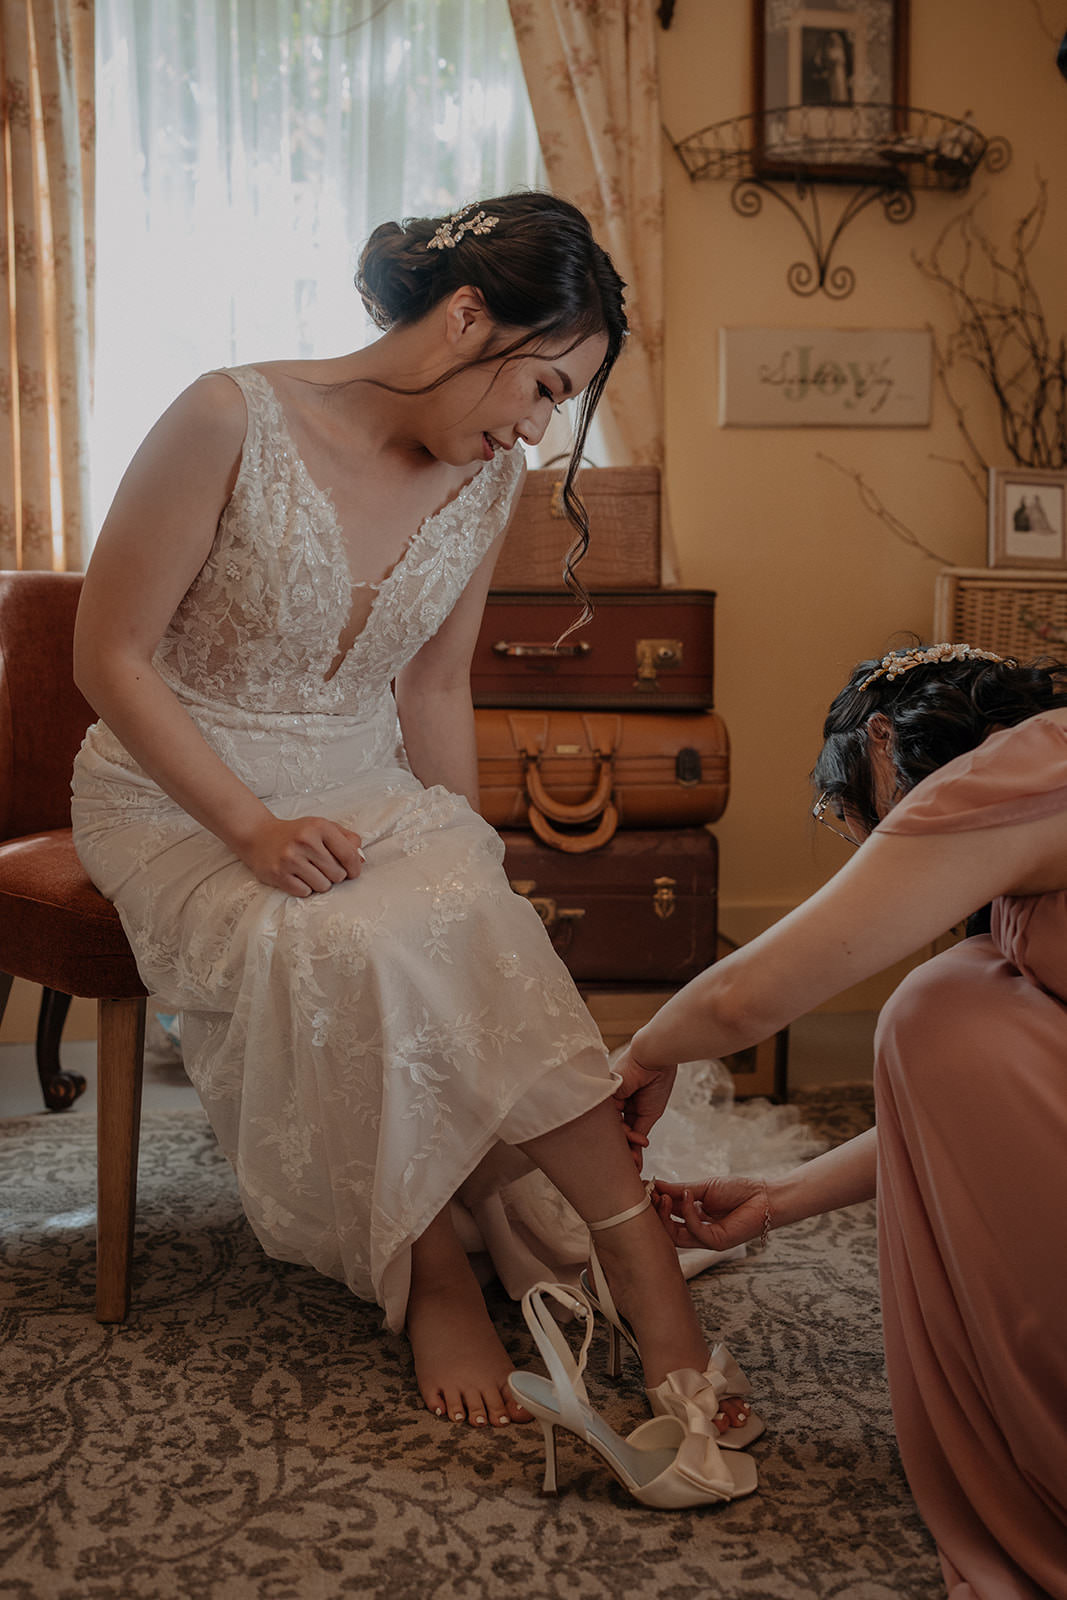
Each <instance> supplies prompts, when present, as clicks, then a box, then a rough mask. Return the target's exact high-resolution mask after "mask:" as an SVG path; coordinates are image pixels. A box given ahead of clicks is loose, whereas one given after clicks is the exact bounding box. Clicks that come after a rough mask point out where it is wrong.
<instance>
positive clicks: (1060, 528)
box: [989, 467, 1067, 569]
mask: <svg viewBox="0 0 1067 1600" xmlns="http://www.w3.org/2000/svg"><path fill="white" fill-rule="evenodd" d="M989 565H990V566H991V567H1049V568H1060V569H1063V568H1067V471H1065V472H1043V471H1037V470H1035V469H1033V468H1030V467H990V469H989Z"/></svg>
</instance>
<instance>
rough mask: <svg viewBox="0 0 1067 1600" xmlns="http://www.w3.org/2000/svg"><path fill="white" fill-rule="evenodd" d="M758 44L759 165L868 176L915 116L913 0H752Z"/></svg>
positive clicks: (779, 171)
mask: <svg viewBox="0 0 1067 1600" xmlns="http://www.w3.org/2000/svg"><path fill="white" fill-rule="evenodd" d="M752 44H753V49H752V61H753V95H752V101H753V111H754V112H755V113H756V137H755V141H754V143H755V151H756V168H757V171H759V172H760V173H761V174H762V175H763V176H765V177H774V176H775V175H779V176H783V175H794V176H795V175H802V176H804V177H806V178H809V179H822V180H824V181H827V182H862V181H863V179H864V177H865V175H866V174H867V173H869V172H870V171H871V170H872V168H874V167H875V161H876V153H877V150H878V148H879V146H880V145H881V144H883V143H884V142H885V141H886V140H887V139H891V138H892V137H893V135H894V134H895V133H898V132H899V131H900V129H902V128H903V127H904V124H905V120H906V111H905V108H906V106H907V103H908V0H821V3H820V0H816V3H815V4H804V3H799V0H752ZM877 170H878V171H880V172H881V173H882V176H883V177H884V173H885V168H884V164H881V165H879V166H878V167H877Z"/></svg>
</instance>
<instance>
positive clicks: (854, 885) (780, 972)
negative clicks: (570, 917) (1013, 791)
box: [619, 812, 1067, 1090]
mask: <svg viewBox="0 0 1067 1600" xmlns="http://www.w3.org/2000/svg"><path fill="white" fill-rule="evenodd" d="M1060 886H1063V887H1067V812H1060V813H1057V814H1056V815H1054V816H1051V817H1046V818H1044V819H1042V820H1041V821H1037V822H1022V823H1015V824H1012V825H1011V826H1007V827H998V828H981V829H974V830H973V831H970V832H966V833H941V834H911V835H906V834H889V833H886V834H881V833H875V834H872V836H871V837H870V838H869V839H868V840H867V841H866V842H865V843H864V845H863V846H862V848H861V849H859V850H858V851H857V852H856V854H855V855H854V856H853V858H852V860H851V861H849V862H848V863H847V865H846V866H844V867H843V868H842V869H841V871H840V872H838V873H837V875H836V876H835V877H834V878H832V879H831V880H830V882H829V883H828V884H826V885H825V886H824V887H823V888H822V889H820V890H819V891H818V892H817V893H816V894H814V895H813V896H812V897H811V899H810V900H807V901H805V903H804V904H803V905H801V906H798V907H797V909H796V910H795V911H792V912H790V914H789V915H788V916H787V917H783V919H782V920H781V922H778V923H776V924H775V926H774V927H773V928H769V929H768V930H767V932H766V933H764V934H762V935H761V936H760V937H759V938H758V939H754V940H753V941H752V943H751V944H748V945H745V946H744V947H743V948H742V949H740V950H737V951H735V952H734V953H733V954H732V955H729V956H727V957H726V958H725V959H724V960H723V961H720V962H717V963H716V964H715V965H714V966H712V967H709V968H708V969H707V971H706V972H703V973H701V974H700V975H699V977H696V978H694V979H693V980H692V982H691V983H689V984H687V985H686V987H685V988H684V989H681V990H680V991H679V992H678V994H676V995H674V996H673V997H672V998H671V999H670V1000H668V1002H667V1004H666V1005H665V1006H663V1007H662V1009H661V1010H660V1011H658V1012H657V1013H656V1015H655V1016H654V1017H653V1018H652V1019H651V1021H650V1022H648V1023H646V1025H645V1026H644V1027H643V1028H641V1029H640V1030H639V1031H638V1033H636V1034H635V1035H634V1038H633V1041H632V1043H631V1046H630V1052H629V1056H628V1057H626V1058H624V1059H623V1061H621V1062H620V1063H619V1070H620V1071H623V1073H624V1088H625V1087H626V1086H627V1079H626V1070H627V1068H628V1067H629V1065H630V1063H631V1062H632V1063H633V1064H634V1065H635V1067H636V1064H637V1063H640V1065H641V1067H643V1068H645V1069H651V1070H655V1069H657V1068H662V1067H667V1066H672V1065H676V1064H677V1063H678V1062H680V1061H696V1060H705V1059H707V1058H708V1057H713V1056H724V1055H730V1054H732V1053H733V1052H734V1051H736V1050H740V1049H743V1048H746V1047H747V1046H750V1045H752V1044H755V1043H757V1042H758V1041H759V1040H761V1039H766V1038H769V1037H770V1035H771V1034H774V1033H777V1032H778V1030H779V1029H780V1028H783V1027H785V1026H786V1024H787V1023H789V1022H792V1021H793V1020H794V1019H795V1018H796V1017H798V1016H802V1015H804V1014H805V1013H806V1012H808V1011H811V1010H812V1009H813V1008H814V1007H816V1006H818V1005H821V1004H822V1003H823V1001H825V1000H828V999H830V998H831V997H832V996H833V995H836V994H839V993H840V992H841V991H842V990H843V989H847V988H849V987H850V986H851V985H852V984H854V983H858V982H860V981H861V980H862V979H864V978H867V977H870V976H871V975H872V974H874V973H878V972H882V971H884V970H885V968H887V967H889V966H891V965H892V964H893V963H894V962H896V961H899V960H902V959H903V958H904V957H905V956H907V955H910V954H911V953H912V951H914V950H916V949H917V948H919V947H920V946H922V945H924V944H929V943H930V942H931V941H932V940H933V939H935V938H936V937H937V936H938V935H939V934H941V933H943V932H944V931H945V929H946V928H950V927H953V926H954V925H955V924H956V923H958V922H961V921H962V920H963V919H964V918H965V917H966V916H968V915H969V914H970V913H971V912H972V911H974V910H975V909H976V908H977V907H979V906H982V905H985V904H986V903H987V902H988V901H990V900H992V899H994V898H996V897H997V896H998V895H1002V894H1012V893H1014V894H1032V893H1038V892H1042V891H1043V890H1045V889H1048V888H1053V887H1060ZM634 1087H635V1089H638V1090H639V1089H640V1088H641V1087H642V1084H641V1082H640V1081H639V1080H638V1081H635V1083H634Z"/></svg>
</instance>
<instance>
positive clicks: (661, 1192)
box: [652, 1178, 769, 1250]
mask: <svg viewBox="0 0 1067 1600" xmlns="http://www.w3.org/2000/svg"><path fill="white" fill-rule="evenodd" d="M652 1203H653V1204H654V1206H655V1207H656V1210H657V1211H658V1212H659V1218H660V1221H661V1222H662V1223H663V1226H664V1227H665V1228H666V1230H667V1232H668V1233H669V1234H670V1236H671V1238H672V1239H673V1240H674V1243H675V1244H676V1245H680V1246H681V1247H682V1248H683V1249H692V1247H693V1246H694V1245H698V1246H700V1248H701V1249H704V1250H731V1249H733V1247H734V1246H735V1245H739V1244H745V1243H747V1242H748V1240H750V1239H758V1238H759V1237H760V1236H761V1234H762V1232H763V1227H764V1222H765V1220H766V1215H767V1208H768V1205H769V1201H768V1197H767V1186H766V1184H765V1183H764V1182H763V1180H762V1179H760V1178H709V1179H708V1180H707V1182H706V1183H687V1184H683V1183H662V1182H659V1181H657V1183H656V1188H655V1191H654V1193H653V1196H652ZM678 1219H680V1220H678Z"/></svg>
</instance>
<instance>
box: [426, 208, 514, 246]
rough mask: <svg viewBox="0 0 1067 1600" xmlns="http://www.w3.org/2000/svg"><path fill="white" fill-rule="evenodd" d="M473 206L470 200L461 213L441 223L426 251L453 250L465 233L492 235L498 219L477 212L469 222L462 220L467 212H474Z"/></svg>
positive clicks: (458, 212)
mask: <svg viewBox="0 0 1067 1600" xmlns="http://www.w3.org/2000/svg"><path fill="white" fill-rule="evenodd" d="M474 204H475V202H474V201H473V200H472V201H471V203H470V205H467V206H464V207H463V210H462V211H457V212H455V213H454V215H453V216H451V217H449V219H448V221H447V222H442V224H441V226H440V227H439V228H438V230H437V232H436V233H435V234H434V236H433V238H432V239H431V240H430V242H429V244H428V245H427V246H426V248H427V250H454V249H455V248H456V246H457V244H458V243H459V241H460V240H461V239H462V237H463V235H464V234H465V233H492V231H493V229H494V228H495V227H496V225H497V223H498V222H499V221H500V218H499V217H487V216H486V214H485V212H484V211H479V212H478V213H477V215H476V216H473V217H471V219H470V221H469V222H464V221H463V220H462V219H463V218H464V217H465V216H466V215H467V212H468V211H473V210H474ZM457 223H458V224H459V226H458V227H457V226H456V224H457Z"/></svg>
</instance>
